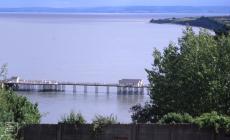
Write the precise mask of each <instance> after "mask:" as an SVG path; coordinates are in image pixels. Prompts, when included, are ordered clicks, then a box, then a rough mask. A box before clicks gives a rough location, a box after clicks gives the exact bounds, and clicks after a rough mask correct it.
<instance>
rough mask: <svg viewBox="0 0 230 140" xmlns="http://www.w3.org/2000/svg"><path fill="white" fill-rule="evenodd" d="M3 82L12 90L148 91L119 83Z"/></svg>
mask: <svg viewBox="0 0 230 140" xmlns="http://www.w3.org/2000/svg"><path fill="white" fill-rule="evenodd" d="M3 83H4V85H6V86H9V87H11V88H12V89H13V90H14V91H38V92H65V91H66V86H72V89H73V93H76V92H77V88H78V87H81V86H82V87H84V93H87V92H88V87H95V93H98V92H99V87H106V91H105V92H106V93H109V92H110V88H111V87H115V88H117V93H141V94H142V93H144V92H145V91H147V92H149V86H148V85H141V86H137V85H121V84H119V83H89V82H85V83H80V82H61V81H51V80H50V81H48V80H7V81H4V82H3ZM145 89H146V90H145Z"/></svg>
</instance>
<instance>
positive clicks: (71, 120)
mask: <svg viewBox="0 0 230 140" xmlns="http://www.w3.org/2000/svg"><path fill="white" fill-rule="evenodd" d="M59 123H65V124H84V123H86V121H85V119H84V117H83V116H82V114H81V113H75V112H74V111H71V112H70V114H69V115H67V116H63V117H62V118H61V121H59Z"/></svg>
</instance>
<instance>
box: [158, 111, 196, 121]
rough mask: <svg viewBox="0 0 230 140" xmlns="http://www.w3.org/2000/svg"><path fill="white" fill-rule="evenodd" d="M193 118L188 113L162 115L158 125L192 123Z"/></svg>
mask: <svg viewBox="0 0 230 140" xmlns="http://www.w3.org/2000/svg"><path fill="white" fill-rule="evenodd" d="M192 122H193V117H192V116H190V115H189V114H188V113H184V114H179V113H168V114H166V115H164V116H163V117H162V118H161V119H160V120H159V122H158V123H160V124H176V123H192Z"/></svg>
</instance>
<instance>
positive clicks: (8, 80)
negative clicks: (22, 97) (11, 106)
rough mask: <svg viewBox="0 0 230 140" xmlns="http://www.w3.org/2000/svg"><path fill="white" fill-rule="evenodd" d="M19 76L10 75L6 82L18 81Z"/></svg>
mask: <svg viewBox="0 0 230 140" xmlns="http://www.w3.org/2000/svg"><path fill="white" fill-rule="evenodd" d="M19 81H20V77H18V76H12V77H11V78H10V79H7V82H13V83H19Z"/></svg>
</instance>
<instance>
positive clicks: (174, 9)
mask: <svg viewBox="0 0 230 140" xmlns="http://www.w3.org/2000/svg"><path fill="white" fill-rule="evenodd" d="M0 12H55V13H58V12H62V13H78V12H84V13H230V7H225V6H208V7H207V6H200V7H192V6H125V7H95V8H49V7H29V8H28V7H25V8H23V7H22V8H0Z"/></svg>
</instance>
